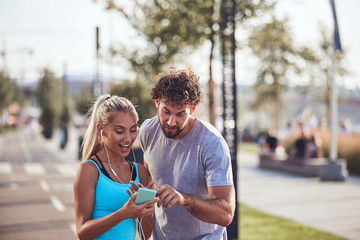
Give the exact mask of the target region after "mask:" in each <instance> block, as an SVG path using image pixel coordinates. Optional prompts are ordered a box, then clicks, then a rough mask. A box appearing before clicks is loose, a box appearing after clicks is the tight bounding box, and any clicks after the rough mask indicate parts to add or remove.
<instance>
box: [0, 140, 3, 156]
mask: <svg viewBox="0 0 360 240" xmlns="http://www.w3.org/2000/svg"><path fill="white" fill-rule="evenodd" d="M3 141H4V139H3V138H2V137H0V156H2V149H3V144H2V143H3Z"/></svg>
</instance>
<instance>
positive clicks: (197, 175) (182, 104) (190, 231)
mask: <svg viewBox="0 0 360 240" xmlns="http://www.w3.org/2000/svg"><path fill="white" fill-rule="evenodd" d="M151 97H152V99H153V100H154V101H155V105H156V108H157V112H158V114H157V116H155V117H153V118H151V119H148V120H146V121H145V122H144V123H143V124H142V125H141V128H140V133H139V136H140V143H141V147H142V149H143V151H144V159H145V167H147V168H148V169H149V171H150V174H151V176H152V179H153V180H154V181H155V184H156V189H155V190H156V191H157V196H158V197H159V198H160V200H159V202H158V207H157V208H156V210H155V226H154V231H153V238H154V239H155V240H157V239H216V240H218V239H227V236H226V228H225V227H226V226H227V225H229V224H230V223H231V221H232V219H233V216H234V211H235V190H234V186H233V177H232V170H231V161H230V151H229V147H228V145H227V143H226V142H225V140H224V138H223V137H222V136H221V134H220V133H219V131H218V130H216V128H214V127H213V126H212V125H211V124H209V123H207V122H205V121H203V120H200V119H197V118H195V117H194V116H193V113H194V111H195V109H196V107H197V106H198V104H199V103H200V101H201V99H202V93H201V90H200V84H199V78H198V77H197V76H196V75H195V74H194V73H193V72H192V71H191V70H175V69H172V70H171V71H170V72H168V73H166V74H164V75H162V76H161V77H160V78H159V80H158V81H157V83H156V84H155V87H154V88H153V89H152V92H151Z"/></svg>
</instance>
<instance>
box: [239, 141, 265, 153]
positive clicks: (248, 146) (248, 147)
mask: <svg viewBox="0 0 360 240" xmlns="http://www.w3.org/2000/svg"><path fill="white" fill-rule="evenodd" d="M238 150H240V151H247V152H255V153H259V152H260V146H259V144H257V143H251V142H241V143H239V144H238Z"/></svg>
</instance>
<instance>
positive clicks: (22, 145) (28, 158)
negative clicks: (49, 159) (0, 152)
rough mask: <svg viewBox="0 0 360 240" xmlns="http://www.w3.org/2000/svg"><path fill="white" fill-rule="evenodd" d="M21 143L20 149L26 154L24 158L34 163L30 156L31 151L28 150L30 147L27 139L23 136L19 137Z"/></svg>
mask: <svg viewBox="0 0 360 240" xmlns="http://www.w3.org/2000/svg"><path fill="white" fill-rule="evenodd" d="M19 142H20V147H21V149H22V151H23V153H24V157H25V159H26V160H27V161H29V162H32V161H33V158H32V156H31V154H30V151H29V148H28V145H27V143H26V141H25V138H24V136H23V135H19Z"/></svg>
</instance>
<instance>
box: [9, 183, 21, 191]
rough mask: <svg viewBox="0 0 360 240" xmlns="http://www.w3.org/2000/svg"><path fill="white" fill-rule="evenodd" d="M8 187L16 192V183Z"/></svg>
mask: <svg viewBox="0 0 360 240" xmlns="http://www.w3.org/2000/svg"><path fill="white" fill-rule="evenodd" d="M9 185H10V189H11V190H16V189H18V188H19V187H18V184H17V183H10V184H9Z"/></svg>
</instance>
